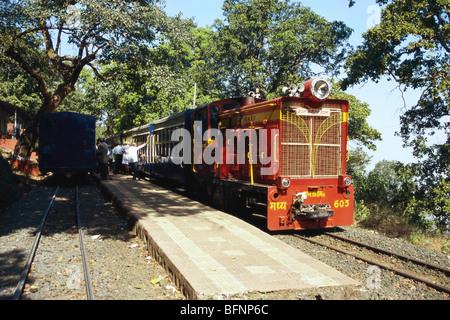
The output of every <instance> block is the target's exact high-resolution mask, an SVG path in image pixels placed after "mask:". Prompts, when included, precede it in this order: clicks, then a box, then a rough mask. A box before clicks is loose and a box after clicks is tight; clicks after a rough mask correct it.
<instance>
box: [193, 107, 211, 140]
mask: <svg viewBox="0 0 450 320" xmlns="http://www.w3.org/2000/svg"><path fill="white" fill-rule="evenodd" d="M194 120H195V121H201V122H202V136H203V134H204V133H205V131H206V130H207V129H208V110H207V109H203V110H201V111H199V112H197V113H195V116H194Z"/></svg>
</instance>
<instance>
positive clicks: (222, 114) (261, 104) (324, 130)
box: [193, 97, 353, 230]
mask: <svg viewBox="0 0 450 320" xmlns="http://www.w3.org/2000/svg"><path fill="white" fill-rule="evenodd" d="M195 120H197V121H200V120H203V122H202V124H203V131H204V132H205V129H206V127H207V128H217V129H218V130H220V132H221V133H222V138H223V139H222V141H220V139H217V137H213V136H207V137H206V136H203V141H202V151H203V152H204V151H205V150H206V148H209V149H207V151H208V153H209V154H212V155H214V156H216V155H217V153H219V154H220V158H219V157H217V159H218V161H216V162H214V163H213V164H211V163H209V164H207V163H205V161H203V162H202V163H201V164H200V163H197V164H195V165H194V167H193V168H194V175H195V179H199V180H200V181H206V183H207V184H208V185H209V189H214V190H215V191H216V192H217V194H218V195H219V197H227V196H228V197H233V196H236V195H239V196H240V197H241V198H242V197H245V199H246V201H247V203H253V204H259V205H261V204H262V203H263V204H264V205H265V207H266V209H265V211H266V214H267V227H268V229H270V230H287V229H295V230H301V229H311V228H329V227H335V226H344V225H350V224H352V222H353V186H352V185H351V184H349V183H348V182H349V181H351V180H349V179H350V177H349V176H348V175H346V157H347V132H348V101H346V100H325V101H324V102H321V103H318V102H313V101H311V100H310V99H307V98H296V97H282V98H278V99H274V100H270V101H265V100H257V99H249V98H245V99H227V100H221V101H217V102H213V103H211V104H209V105H205V106H203V107H199V108H197V109H196V110H195V111H194V115H193V121H195ZM230 130H231V131H230ZM262 130H265V133H266V134H265V136H264V139H263V137H262V136H263V135H262V132H263V131H262ZM250 132H256V133H257V134H256V135H254V134H253V135H252V134H250ZM231 133H233V135H231ZM233 141H234V143H233ZM240 143H242V145H243V146H244V147H245V157H244V158H245V159H244V160H243V158H241V163H238V162H239V161H238V160H239V159H238V154H239V150H238V146H239V144H240ZM242 145H241V146H242ZM211 150H214V151H213V153H211ZM241 151H242V149H241ZM240 154H241V155H242V152H241V153H240ZM194 157H195V154H194ZM242 160H243V161H242ZM242 162H243V163H242ZM345 178H347V179H345ZM284 179H289V185H287V182H286V180H285V185H284V186H283V180H284ZM346 182H347V184H346ZM230 189H231V190H230ZM217 194H216V196H217ZM222 200H225V201H233V199H222Z"/></svg>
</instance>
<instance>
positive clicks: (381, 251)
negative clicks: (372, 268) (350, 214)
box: [324, 232, 450, 275]
mask: <svg viewBox="0 0 450 320" xmlns="http://www.w3.org/2000/svg"><path fill="white" fill-rule="evenodd" d="M324 234H325V235H327V236H330V237H333V238H336V239H339V240H342V241H346V242H349V243H352V244H356V245H358V246H362V247H365V248H368V249H370V250H372V251H375V252H379V253H383V254H387V255H391V256H395V257H398V258H401V259H403V260H405V261H411V262H414V263H416V264H418V265H421V266H425V267H428V268H432V269H436V270H439V271H441V272H443V273H445V274H447V275H450V269H447V268H444V267H441V266H438V265H435V264H432V263H428V262H425V261H422V260H419V259H415V258H412V257H407V256H404V255H401V254H399V253H395V252H392V251H389V250H385V249H381V248H378V247H374V246H371V245H368V244H365V243H362V242H359V241H355V240H353V239H349V238H346V237H343V236H338V235H335V234H333V233H329V232H325V233H324Z"/></svg>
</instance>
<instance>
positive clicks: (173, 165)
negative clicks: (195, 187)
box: [150, 110, 193, 185]
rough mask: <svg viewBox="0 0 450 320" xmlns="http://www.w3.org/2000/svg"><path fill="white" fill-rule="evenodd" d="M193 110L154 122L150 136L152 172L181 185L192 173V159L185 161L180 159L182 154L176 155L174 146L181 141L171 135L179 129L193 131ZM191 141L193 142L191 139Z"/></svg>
mask: <svg viewBox="0 0 450 320" xmlns="http://www.w3.org/2000/svg"><path fill="white" fill-rule="evenodd" d="M192 112H193V110H186V111H183V112H180V113H177V114H174V115H171V116H169V117H166V118H163V119H160V120H157V121H155V122H153V124H152V132H151V137H150V163H151V166H152V170H153V172H152V173H153V174H154V175H156V176H159V177H162V178H165V179H169V180H171V181H173V182H177V183H180V184H181V185H184V184H185V183H186V179H189V177H190V175H192V166H191V164H190V163H191V161H189V163H185V162H183V161H182V159H180V158H182V156H183V155H182V154H178V155H174V154H173V153H172V150H173V148H174V147H175V146H176V145H178V144H179V143H180V142H174V141H172V140H171V137H172V133H173V132H174V131H175V130H177V129H186V130H187V131H189V132H191V128H190V127H191V117H192ZM189 143H191V142H190V141H189ZM183 151H185V150H183ZM187 151H188V150H187ZM174 157H175V158H177V159H174ZM174 160H175V161H174Z"/></svg>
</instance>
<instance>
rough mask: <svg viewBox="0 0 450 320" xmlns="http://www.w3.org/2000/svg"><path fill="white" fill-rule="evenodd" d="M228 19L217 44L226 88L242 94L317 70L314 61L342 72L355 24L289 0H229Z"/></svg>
mask: <svg viewBox="0 0 450 320" xmlns="http://www.w3.org/2000/svg"><path fill="white" fill-rule="evenodd" d="M223 11H224V15H225V20H224V21H219V20H216V22H215V24H214V26H213V28H214V29H215V30H217V35H216V37H215V43H216V45H215V50H214V52H213V56H212V57H211V60H213V61H214V62H215V64H216V66H217V70H218V73H219V76H220V80H221V83H222V84H223V90H224V91H225V92H227V93H228V95H234V96H242V95H246V94H247V93H248V92H249V91H250V90H255V89H256V88H258V87H259V88H260V89H261V90H262V92H263V93H264V95H265V96H266V97H268V96H269V95H270V94H272V95H273V94H276V91H277V90H280V91H279V92H278V93H277V94H280V92H281V87H282V86H284V85H286V84H288V83H289V84H290V83H297V82H299V81H301V80H305V79H308V78H310V77H312V75H314V74H316V72H317V68H316V70H313V67H319V69H321V70H322V71H326V72H328V73H332V72H338V70H339V65H340V63H341V62H343V60H344V58H345V54H346V43H347V39H348V37H349V36H350V34H351V29H349V28H348V27H347V26H345V24H344V23H342V22H336V21H335V22H328V21H326V20H325V19H324V18H322V17H320V16H318V15H317V14H315V13H314V12H312V11H311V10H310V9H308V8H305V7H302V6H301V4H299V3H297V2H295V3H291V2H290V1H289V0H225V1H224V4H223Z"/></svg>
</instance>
